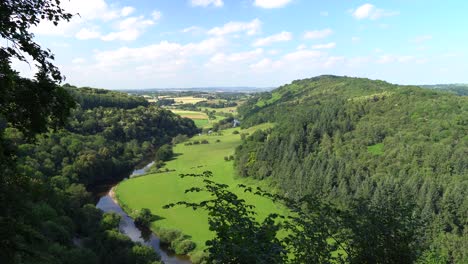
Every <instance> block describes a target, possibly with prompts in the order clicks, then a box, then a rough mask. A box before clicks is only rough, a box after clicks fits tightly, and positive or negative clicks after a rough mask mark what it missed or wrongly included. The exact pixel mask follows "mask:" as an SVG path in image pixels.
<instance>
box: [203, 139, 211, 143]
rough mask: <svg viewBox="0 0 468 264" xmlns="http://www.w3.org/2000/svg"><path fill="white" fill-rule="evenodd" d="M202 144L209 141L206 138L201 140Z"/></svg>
mask: <svg viewBox="0 0 468 264" xmlns="http://www.w3.org/2000/svg"><path fill="white" fill-rule="evenodd" d="M201 143H202V144H209V143H210V142H208V140H206V139H204V140H202V141H201Z"/></svg>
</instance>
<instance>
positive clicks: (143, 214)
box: [135, 208, 153, 228]
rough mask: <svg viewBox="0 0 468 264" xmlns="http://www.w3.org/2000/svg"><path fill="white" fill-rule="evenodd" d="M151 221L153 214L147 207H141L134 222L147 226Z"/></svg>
mask: <svg viewBox="0 0 468 264" xmlns="http://www.w3.org/2000/svg"><path fill="white" fill-rule="evenodd" d="M151 222H153V214H152V213H151V210H150V209H148V208H142V209H141V210H140V212H138V215H137V216H136V217H135V224H137V225H140V226H144V227H146V228H149V226H150V225H151Z"/></svg>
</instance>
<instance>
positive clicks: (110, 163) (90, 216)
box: [0, 0, 197, 264]
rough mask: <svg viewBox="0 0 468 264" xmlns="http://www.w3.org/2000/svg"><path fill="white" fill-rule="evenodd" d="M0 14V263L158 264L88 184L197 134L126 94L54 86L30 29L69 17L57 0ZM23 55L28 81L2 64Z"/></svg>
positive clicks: (19, 4)
mask: <svg viewBox="0 0 468 264" xmlns="http://www.w3.org/2000/svg"><path fill="white" fill-rule="evenodd" d="M0 13H1V14H2V19H0V35H1V37H2V38H5V39H8V40H9V42H8V43H7V44H6V45H8V46H3V43H2V46H1V48H0V94H2V96H1V98H0V175H1V177H0V262H1V263H139V264H149V263H157V260H158V256H157V254H156V253H155V252H154V250H153V249H151V248H148V247H146V246H143V245H139V244H135V243H133V242H132V241H131V240H130V239H129V238H128V237H127V236H126V235H124V234H121V233H120V232H119V231H118V223H119V221H120V219H119V217H118V216H117V215H115V214H104V215H103V214H102V212H101V211H100V210H98V209H97V208H96V207H95V206H94V205H93V203H94V201H93V200H94V199H93V197H92V196H91V195H90V193H88V192H87V191H86V188H87V187H89V186H90V185H91V184H93V183H96V182H98V181H100V180H103V179H108V178H112V177H117V176H120V177H121V176H123V174H125V173H126V172H128V171H129V170H130V168H131V167H132V166H133V165H135V164H136V163H137V162H139V161H140V159H141V158H142V157H144V155H145V154H149V153H151V151H152V148H153V147H154V146H158V145H160V144H163V143H166V142H170V140H171V137H173V136H176V135H177V134H188V135H191V134H193V133H195V132H197V128H196V127H195V124H194V123H193V121H191V120H188V119H183V118H180V117H179V116H176V115H174V114H172V113H170V112H168V111H164V110H160V109H157V108H154V107H145V106H144V105H146V104H145V103H143V102H142V101H141V99H139V98H136V99H135V98H130V97H129V96H127V95H125V94H118V93H114V92H104V91H102V90H93V89H88V88H86V89H75V88H72V87H70V86H66V87H62V86H59V85H58V83H59V82H61V81H62V80H63V77H62V76H61V74H60V72H59V70H58V69H57V68H56V67H55V66H54V65H53V63H52V60H53V54H52V53H51V52H50V51H49V50H44V49H42V48H41V47H40V45H38V44H37V43H36V42H35V41H34V35H33V34H31V33H30V32H29V29H30V27H32V26H35V25H37V24H38V23H39V22H40V20H41V19H45V20H49V21H50V22H51V23H54V24H57V23H59V22H60V21H61V20H69V19H70V18H71V16H72V15H71V14H68V13H66V12H65V11H64V10H63V9H61V8H60V6H59V1H48V0H43V1H8V0H7V1H1V2H0ZM10 44H11V46H10ZM26 54H27V55H29V56H31V58H32V60H33V61H34V63H36V65H37V66H38V68H39V72H38V74H36V76H35V78H34V79H33V80H30V79H25V78H22V77H20V76H19V75H18V73H17V72H15V71H14V70H12V69H11V67H10V65H11V63H10V62H11V60H12V59H19V60H23V61H26V59H25V55H26ZM70 91H71V94H70V93H69V92H70ZM96 98H98V100H95V99H96ZM75 99H76V100H77V101H78V102H76V101H75ZM75 106H77V107H75ZM110 106H112V107H113V108H109V107H110ZM122 108H126V109H127V108H128V109H129V108H133V109H131V110H125V109H122ZM69 121H70V122H69ZM67 123H68V125H66V124H67Z"/></svg>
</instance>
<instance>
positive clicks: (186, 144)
mask: <svg viewBox="0 0 468 264" xmlns="http://www.w3.org/2000/svg"><path fill="white" fill-rule="evenodd" d="M184 145H185V146H192V145H193V144H192V142H186V143H185V144H184Z"/></svg>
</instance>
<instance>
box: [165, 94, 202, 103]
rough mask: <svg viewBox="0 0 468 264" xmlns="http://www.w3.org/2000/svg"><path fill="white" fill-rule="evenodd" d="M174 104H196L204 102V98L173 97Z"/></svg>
mask: <svg viewBox="0 0 468 264" xmlns="http://www.w3.org/2000/svg"><path fill="white" fill-rule="evenodd" d="M172 99H174V101H175V102H176V104H196V103H198V102H201V101H205V100H206V99H205V98H198V97H193V96H184V97H174V98H172Z"/></svg>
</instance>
